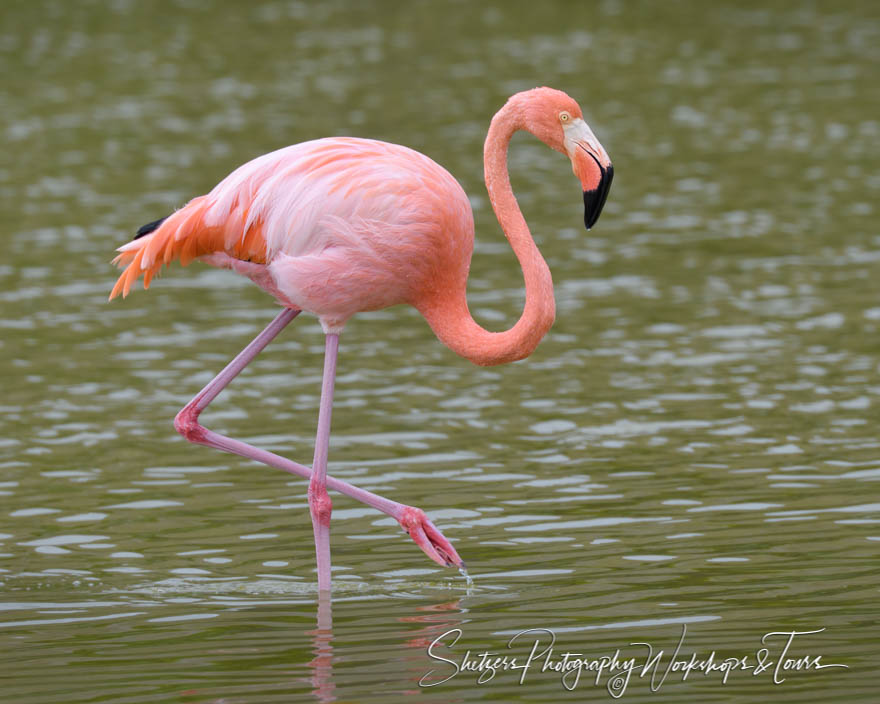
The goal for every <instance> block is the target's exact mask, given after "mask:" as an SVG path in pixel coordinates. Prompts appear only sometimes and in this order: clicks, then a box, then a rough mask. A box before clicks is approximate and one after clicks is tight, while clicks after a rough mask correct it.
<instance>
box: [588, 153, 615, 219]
mask: <svg viewBox="0 0 880 704" xmlns="http://www.w3.org/2000/svg"><path fill="white" fill-rule="evenodd" d="M613 178H614V167H613V166H612V165H611V164H608V168H605V169H602V178H601V179H599V185H598V186H597V187H596V188H594V189H592V190H590V191H584V225H585V226H586V228H587V229H588V230H589V229H590V228H591V227H593V225H595V224H596V221H597V220H598V219H599V215H600V214H601V213H602V208H603V207H604V206H605V200H606V199H607V198H608V191H609V190H611V179H613Z"/></svg>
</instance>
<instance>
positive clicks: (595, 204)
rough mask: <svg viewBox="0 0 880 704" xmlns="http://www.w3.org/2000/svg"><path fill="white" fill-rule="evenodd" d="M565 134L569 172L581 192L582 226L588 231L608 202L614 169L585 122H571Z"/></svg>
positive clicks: (578, 120) (579, 120)
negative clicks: (572, 172) (582, 196)
mask: <svg viewBox="0 0 880 704" xmlns="http://www.w3.org/2000/svg"><path fill="white" fill-rule="evenodd" d="M564 130H565V148H566V150H567V151H568V154H569V156H570V157H571V166H572V170H573V171H574V174H575V176H577V177H578V180H579V181H580V182H581V188H582V189H583V191H584V225H585V226H586V228H587V229H588V230H589V229H590V228H591V227H593V225H595V224H596V221H597V220H598V219H599V215H600V214H601V213H602V208H603V207H604V205H605V200H606V199H607V198H608V191H609V190H611V180H612V179H613V178H614V167H613V166H612V165H611V159H610V158H609V157H608V153H607V152H606V151H605V149H604V148H603V147H602V145H601V144H599V140H597V139H596V136H595V135H594V134H593V131H592V130H591V129H590V128H589V126H588V125H587V123H586V122H584V121H583V120H581V119H577V120H574V121H573V122H572V124H571V125H570V126H567V127H565V128H564Z"/></svg>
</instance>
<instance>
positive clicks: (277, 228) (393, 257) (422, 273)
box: [114, 137, 474, 332]
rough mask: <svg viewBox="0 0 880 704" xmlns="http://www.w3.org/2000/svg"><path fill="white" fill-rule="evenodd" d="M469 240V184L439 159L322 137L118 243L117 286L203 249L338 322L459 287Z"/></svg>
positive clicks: (213, 260)
mask: <svg viewBox="0 0 880 704" xmlns="http://www.w3.org/2000/svg"><path fill="white" fill-rule="evenodd" d="M473 240H474V222H473V215H472V213H471V208H470V203H469V201H468V198H467V195H466V194H465V192H464V190H463V189H462V188H461V186H460V185H459V183H458V181H456V180H455V178H453V177H452V175H451V174H450V173H449V172H448V171H446V170H445V169H444V168H443V167H442V166H440V165H439V164H437V163H436V162H435V161H433V160H431V159H429V158H428V157H426V156H425V155H423V154H420V153H419V152H417V151H414V150H412V149H409V148H407V147H402V146H399V145H396V144H388V143H386V142H380V141H376V140H368V139H355V138H350V137H335V138H327V139H318V140H314V141H310V142H304V143H302V144H297V145H294V146H290V147H286V148H284V149H279V150H278V151H275V152H271V153H269V154H265V155H263V156H261V157H258V158H257V159H254V160H253V161H250V162H248V163H246V164H244V165H242V166H240V167H239V168H238V169H236V170H235V171H233V172H232V173H231V174H230V175H229V176H227V177H226V178H225V179H223V180H222V181H221V182H220V183H219V184H217V186H216V187H215V188H214V189H213V190H212V191H211V192H210V193H208V194H207V195H205V196H201V197H199V198H195V199H193V200H192V201H191V202H190V203H188V204H187V205H186V206H184V207H183V208H182V209H180V210H179V211H177V212H176V213H174V214H173V215H172V216H170V217H169V218H167V219H166V220H165V221H164V222H162V223H161V224H160V225H159V226H158V227H157V228H156V229H155V230H154V231H152V232H150V233H147V234H145V236H143V237H139V238H138V239H136V240H133V241H132V242H130V243H129V244H128V245H125V246H123V247H121V248H120V251H121V254H120V256H119V257H118V260H119V262H120V263H128V269H127V270H126V271H125V272H124V273H123V274H122V276H121V277H120V279H119V282H118V283H117V287H116V289H114V293H118V292H119V291H120V290H121V291H122V293H123V295H125V294H127V293H128V289H129V287H130V285H131V282H132V281H133V280H134V279H136V278H137V276H138V275H139V274H140V273H144V274H145V275H146V274H148V273H149V274H150V275H152V274H154V273H155V272H157V271H158V270H159V269H160V268H161V266H162V264H164V263H165V262H167V261H170V260H172V259H180V260H181V261H182V262H183V263H185V264H186V263H189V261H190V260H191V259H192V258H195V257H200V258H203V260H204V261H206V262H207V263H210V264H214V265H215V266H223V267H228V268H232V269H236V270H238V271H240V273H244V274H247V275H250V276H251V278H252V279H254V280H255V282H256V283H258V285H260V286H262V287H263V288H265V289H266V290H268V291H269V292H270V293H271V294H272V295H274V296H275V297H276V298H279V300H281V302H282V303H284V304H285V305H288V306H290V307H294V308H297V309H299V310H305V311H309V312H311V313H314V314H316V315H318V316H319V318H320V319H321V322H322V324H323V326H324V329H325V331H326V332H331V331H333V332H339V331H341V329H342V327H343V326H344V324H345V321H346V320H347V319H348V318H349V317H351V316H352V315H353V314H355V313H357V312H360V311H368V310H378V309H380V308H385V307H388V306H392V305H396V304H399V303H410V304H416V305H417V303H418V301H420V300H421V299H422V298H424V297H425V295H426V294H429V293H430V292H432V291H435V290H438V289H445V290H448V289H449V288H450V287H455V288H460V289H462V290H463V289H464V287H465V285H466V281H467V275H468V270H469V268H470V261H471V254H472V252H473ZM240 262H243V263H244V266H242V265H241V264H239V263H240ZM151 277H152V276H151ZM148 285H149V280H146V281H145V286H148Z"/></svg>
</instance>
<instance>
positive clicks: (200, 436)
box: [174, 308, 464, 567]
mask: <svg viewBox="0 0 880 704" xmlns="http://www.w3.org/2000/svg"><path fill="white" fill-rule="evenodd" d="M298 314H299V311H298V310H295V309H292V308H285V309H284V310H282V311H281V312H280V313H279V314H278V315H277V316H276V317H275V319H274V320H273V321H272V322H271V323H269V325H268V326H267V327H266V329H265V330H263V332H261V333H260V334H259V335H257V337H256V338H254V339H253V341H251V343H250V344H249V345H248V346H247V347H245V348H244V349H243V350H242V351H241V352H240V353H239V354H238V355H237V356H236V357H235V359H233V360H232V361H231V362H230V363H229V364H228V365H227V366H226V368H225V369H224V370H223V371H222V372H220V373H219V374H218V375H217V376H216V377H214V379H212V380H211V381H210V382H208V384H207V385H206V386H205V388H204V389H202V390H201V391H199V393H197V394H196V395H195V397H194V398H193V400H192V401H190V402H189V403H188V404H186V406H184V407H183V408H182V409H181V411H180V413H178V414H177V417H176V418H175V419H174V427H175V428H176V429H177V432H179V433H180V434H181V435H183V437H185V438H186V439H187V440H189V441H190V442H192V443H196V444H198V445H205V446H207V447H213V448H216V449H218V450H223V451H224V452H231V453H233V454H236V455H240V456H241V457H244V458H246V459H251V460H256V461H257V462H262V463H263V464H267V465H269V466H270V467H275V468H276V469H280V470H282V471H283V472H287V473H289V474H295V475H296V476H299V477H303V478H304V479H311V476H312V470H311V469H309V468H308V467H306V466H305V465H301V464H298V463H297V462H293V461H291V460H289V459H287V458H286V457H281V455H276V454H275V453H274V452H269V451H267V450H261V449H259V448H257V447H254V446H253V445H248V444H247V443H245V442H242V441H240V440H234V439H233V438H229V437H226V436H225V435H221V434H220V433H215V432H214V431H213V430H208V429H207V428H206V427H204V426H203V425H201V424H200V423H199V414H200V413H201V412H202V411H203V410H204V409H205V408H207V406H208V404H210V403H211V401H213V400H214V399H215V398H216V397H217V395H218V394H219V393H220V392H221V391H222V390H223V389H224V388H226V386H227V385H228V384H229V382H231V381H232V380H233V379H234V378H235V377H236V376H237V375H238V374H239V372H241V370H242V369H244V368H245V367H246V366H247V365H248V363H249V362H250V361H251V360H253V359H254V357H256V356H257V355H258V354H259V353H260V352H261V351H262V349H263V348H264V347H265V346H266V345H268V344H269V343H270V342H271V341H272V340H273V339H274V338H275V337H276V336H277V335H278V333H280V332H281V331H282V330H283V329H284V328H285V327H286V326H287V324H288V323H290V321H291V320H293V319H294V318H295V317H296V316H297V315H298ZM322 401H323V394H322ZM327 421H328V428H327V430H328V433H329V416H328V418H327ZM325 472H326V469H325ZM324 483H325V486H326V487H327V488H330V489H333V490H334V491H338V492H340V493H342V494H345V495H346V496H350V497H351V498H353V499H355V500H356V501H360V502H361V503H364V504H366V505H368V506H372V507H373V508H375V509H378V510H379V511H382V512H383V513H385V514H387V515H389V516H391V517H392V518H394V519H395V520H396V521H397V522H398V523H400V525H401V526H402V527H403V529H404V530H405V531H406V532H407V533H408V534H409V535H410V537H411V538H412V539H413V540H414V541H415V543H416V545H418V546H419V547H420V548H421V549H422V550H423V551H424V553H425V554H426V555H427V556H428V557H430V558H431V559H432V560H433V561H434V562H436V563H438V564H440V565H447V566H448V565H455V566H456V567H462V566H463V565H464V563H463V562H462V560H461V558H460V557H459V556H458V553H457V552H456V551H455V548H454V547H453V546H452V543H450V542H449V541H448V540H447V539H446V538H445V537H444V536H443V534H442V533H441V532H440V531H439V530H437V528H436V526H434V524H433V523H432V522H431V521H430V520H429V519H428V517H427V516H425V514H424V512H423V511H422V510H421V509H418V508H415V507H413V506H407V505H406V504H401V503H398V502H397V501H392V500H391V499H387V498H385V497H384V496H379V495H378V494H374V493H372V492H370V491H366V490H365V489H360V488H358V487H356V486H354V485H352V484H349V483H348V482H345V481H342V480H341V479H336V478H334V477H331V476H329V475H326V474H325V482H324ZM328 562H329V560H328Z"/></svg>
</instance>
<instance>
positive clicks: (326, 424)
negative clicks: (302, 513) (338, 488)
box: [309, 333, 339, 591]
mask: <svg viewBox="0 0 880 704" xmlns="http://www.w3.org/2000/svg"><path fill="white" fill-rule="evenodd" d="M338 353H339V335H337V334H335V333H331V334H328V335H327V337H326V341H325V347H324V380H323V381H322V383H321V408H320V410H319V411H318V435H317V438H316V439H315V460H314V462H313V463H312V478H311V480H309V513H311V515H312V528H313V529H314V531H315V553H316V555H317V558H318V590H319V591H322V590H324V589H330V513H331V512H332V510H333V504H332V502H331V501H330V496H329V495H328V494H327V454H328V451H329V448H330V416H331V415H332V414H333V387H334V384H335V381H336V358H337V356H338Z"/></svg>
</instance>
